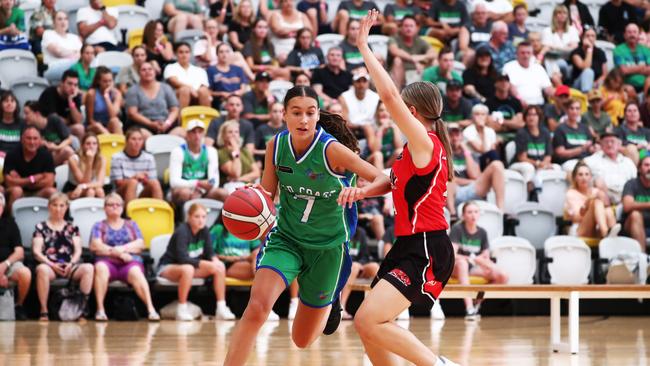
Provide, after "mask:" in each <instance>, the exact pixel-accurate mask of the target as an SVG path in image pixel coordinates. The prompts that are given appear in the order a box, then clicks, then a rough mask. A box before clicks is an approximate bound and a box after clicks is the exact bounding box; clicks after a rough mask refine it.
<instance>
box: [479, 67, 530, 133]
mask: <svg viewBox="0 0 650 366" xmlns="http://www.w3.org/2000/svg"><path fill="white" fill-rule="evenodd" d="M510 90H511V88H510V79H509V78H508V76H507V75H499V76H497V77H496V80H495V82H494V93H493V96H491V97H490V98H489V99H488V100H487V103H486V104H487V107H488V108H489V109H490V112H492V113H491V115H490V118H489V119H488V126H489V127H491V128H492V129H493V130H495V131H496V132H516V131H517V130H519V129H520V128H522V127H524V119H523V116H522V114H521V112H522V110H523V108H522V107H521V102H520V101H519V100H518V99H517V98H515V97H514V96H512V94H510Z"/></svg>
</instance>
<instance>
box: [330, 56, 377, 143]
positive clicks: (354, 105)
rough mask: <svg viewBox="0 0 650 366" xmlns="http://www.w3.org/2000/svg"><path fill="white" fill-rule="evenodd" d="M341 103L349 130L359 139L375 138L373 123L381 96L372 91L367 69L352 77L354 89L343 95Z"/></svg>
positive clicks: (362, 69)
mask: <svg viewBox="0 0 650 366" xmlns="http://www.w3.org/2000/svg"><path fill="white" fill-rule="evenodd" d="M339 103H341V106H342V107H343V118H344V119H345V120H346V121H347V126H348V128H349V129H350V130H351V131H352V132H353V133H354V134H355V135H356V136H357V138H358V139H367V140H368V141H367V142H369V140H371V139H372V137H374V128H373V124H374V123H373V122H374V119H375V112H376V111H377V104H378V103H379V95H377V93H375V92H374V91H372V90H370V75H368V71H367V70H366V69H365V68H360V69H357V70H356V71H355V72H354V76H352V88H350V89H349V90H348V91H346V92H344V93H343V94H341V96H340V97H339Z"/></svg>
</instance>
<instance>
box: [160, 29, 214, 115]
mask: <svg viewBox="0 0 650 366" xmlns="http://www.w3.org/2000/svg"><path fill="white" fill-rule="evenodd" d="M174 51H175V52H176V59H177V60H178V61H177V62H175V63H173V64H169V65H167V66H166V67H165V71H164V73H163V77H164V78H165V80H166V81H167V82H168V83H169V85H171V86H172V88H174V90H175V91H176V97H177V98H178V104H179V107H180V109H183V108H185V107H187V106H189V105H195V104H197V103H198V104H199V105H202V106H206V107H209V106H210V105H211V104H212V96H211V93H210V89H209V86H210V83H209V82H208V74H207V72H206V71H205V70H204V69H202V68H200V67H198V66H194V65H192V64H191V62H190V60H191V57H192V48H191V47H190V45H189V44H188V43H187V42H179V43H177V44H175V45H174Z"/></svg>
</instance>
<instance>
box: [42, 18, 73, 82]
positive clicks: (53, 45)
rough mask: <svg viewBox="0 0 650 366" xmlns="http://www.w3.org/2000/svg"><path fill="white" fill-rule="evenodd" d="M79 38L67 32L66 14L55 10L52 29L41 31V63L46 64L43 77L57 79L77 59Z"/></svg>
mask: <svg viewBox="0 0 650 366" xmlns="http://www.w3.org/2000/svg"><path fill="white" fill-rule="evenodd" d="M81 44H82V43H81V39H80V38H79V36H78V35H76V34H72V33H68V14H67V13H66V12H65V11H61V10H59V11H57V12H56V15H55V16H54V29H48V30H46V31H45V32H43V40H42V42H41V47H42V48H43V63H44V64H46V65H47V71H45V75H44V76H45V78H46V79H47V80H59V79H61V75H62V74H63V72H64V71H66V70H67V69H69V68H70V66H72V65H74V64H75V63H76V62H77V61H78V60H79V56H80V53H79V50H80V49H81Z"/></svg>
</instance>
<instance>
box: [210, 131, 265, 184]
mask: <svg viewBox="0 0 650 366" xmlns="http://www.w3.org/2000/svg"><path fill="white" fill-rule="evenodd" d="M241 146H242V143H241V137H240V134H239V123H237V122H236V121H230V120H229V121H226V122H224V123H222V124H221V126H220V127H219V135H218V137H217V148H218V153H219V171H220V173H221V177H220V178H219V179H220V181H221V182H222V183H223V184H226V183H231V182H243V183H254V182H255V181H256V180H257V179H258V178H259V177H260V168H259V166H258V165H257V164H256V163H255V160H254V159H253V154H252V153H251V151H250V150H249V149H242V148H241Z"/></svg>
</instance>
